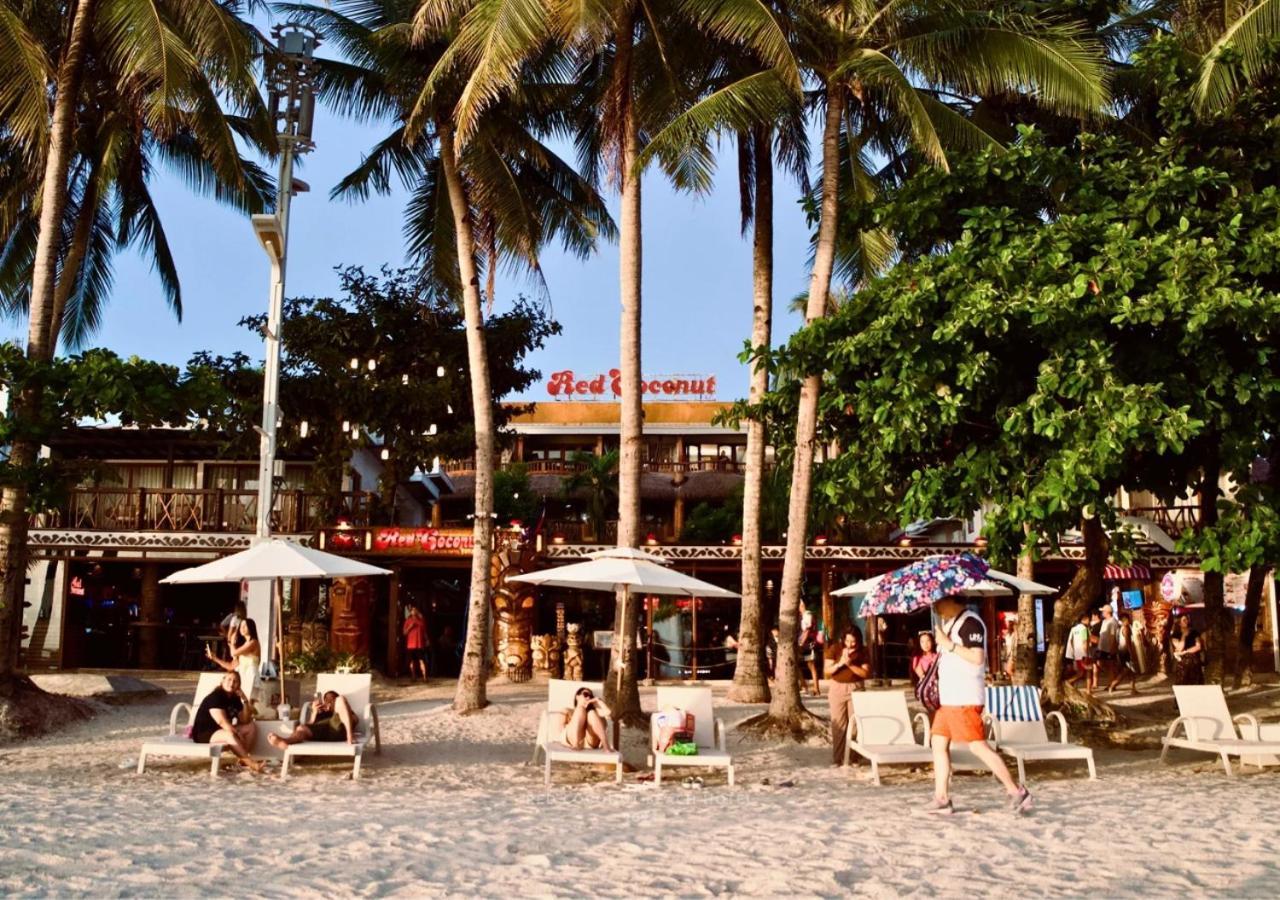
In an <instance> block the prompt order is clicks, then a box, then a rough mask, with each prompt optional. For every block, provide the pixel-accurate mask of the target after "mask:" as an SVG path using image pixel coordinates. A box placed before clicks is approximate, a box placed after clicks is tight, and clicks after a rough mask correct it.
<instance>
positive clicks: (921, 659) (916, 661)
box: [911, 631, 938, 684]
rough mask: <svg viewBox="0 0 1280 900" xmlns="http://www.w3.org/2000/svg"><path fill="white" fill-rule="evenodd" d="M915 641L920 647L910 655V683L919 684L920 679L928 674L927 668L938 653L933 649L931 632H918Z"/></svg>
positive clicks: (931, 664)
mask: <svg viewBox="0 0 1280 900" xmlns="http://www.w3.org/2000/svg"><path fill="white" fill-rule="evenodd" d="M916 642H917V643H918V644H919V645H920V649H919V650H918V651H917V652H916V653H915V655H913V656H912V657H911V683H912V684H919V683H920V679H922V678H924V676H926V675H928V674H929V669H930V668H931V667H932V666H933V663H934V661H935V660H937V658H938V653H937V651H936V650H935V649H934V643H933V632H931V631H922V632H920V636H919V637H917V638H916Z"/></svg>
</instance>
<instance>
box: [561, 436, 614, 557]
mask: <svg viewBox="0 0 1280 900" xmlns="http://www.w3.org/2000/svg"><path fill="white" fill-rule="evenodd" d="M618 456H619V453H618V451H617V450H610V451H609V452H608V453H605V454H603V455H601V456H597V455H596V454H594V453H589V452H586V451H578V452H577V453H574V454H573V456H572V457H570V460H569V461H570V462H571V463H573V465H574V466H575V467H576V469H577V471H575V472H574V473H573V474H572V475H567V476H565V478H564V479H563V480H562V482H561V491H562V492H563V494H564V495H565V497H566V498H567V497H572V496H578V495H585V496H586V500H587V521H588V522H590V523H591V531H592V534H594V535H595V537H596V540H597V541H603V540H604V534H605V525H606V524H608V522H609V519H610V516H611V515H612V514H613V512H614V511H615V510H617V508H618Z"/></svg>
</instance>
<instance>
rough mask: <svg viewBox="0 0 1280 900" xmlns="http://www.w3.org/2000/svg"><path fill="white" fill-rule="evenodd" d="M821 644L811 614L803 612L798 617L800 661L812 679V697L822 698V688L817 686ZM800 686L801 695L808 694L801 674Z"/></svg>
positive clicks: (806, 611)
mask: <svg viewBox="0 0 1280 900" xmlns="http://www.w3.org/2000/svg"><path fill="white" fill-rule="evenodd" d="M821 643H822V641H821V638H820V636H819V632H818V626H817V624H816V623H815V622H814V620H813V613H811V612H809V611H808V610H805V611H804V612H803V613H801V615H800V636H799V644H800V659H801V660H802V661H803V662H804V665H805V666H806V667H807V668H808V670H809V677H810V678H812V679H813V696H814V697H821V696H822V687H821V686H820V685H819V684H818V654H819V653H820V652H821V646H820V645H821ZM800 686H801V689H802V693H806V694H807V693H809V691H808V690H807V687H808V686H807V685H806V684H805V680H804V675H803V674H801V676H800Z"/></svg>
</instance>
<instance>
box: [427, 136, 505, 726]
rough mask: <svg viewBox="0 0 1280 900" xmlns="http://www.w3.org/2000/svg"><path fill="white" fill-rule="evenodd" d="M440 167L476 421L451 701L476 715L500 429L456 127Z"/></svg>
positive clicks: (480, 702) (482, 681)
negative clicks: (465, 591)
mask: <svg viewBox="0 0 1280 900" xmlns="http://www.w3.org/2000/svg"><path fill="white" fill-rule="evenodd" d="M438 128H439V135H440V165H441V168H442V169H443V170H444V178H445V184H446V185H447V186H448V190H449V205H450V206H451V207H452V209H453V227H454V233H455V235H456V236H457V242H458V270H459V274H460V275H461V276H462V310H463V315H464V317H465V319H466V325H467V365H468V367H469V369H470V375H471V410H472V414H473V415H474V416H475V423H476V475H475V479H476V505H475V524H474V526H473V528H472V534H473V536H474V539H475V544H474V546H473V548H472V550H471V600H470V604H469V607H468V613H467V637H466V644H465V648H464V650H463V655H462V672H461V674H459V676H458V689H457V692H456V693H455V694H454V697H453V708H454V709H455V710H456V711H458V712H473V711H475V710H478V709H483V708H484V707H485V706H487V705H488V703H489V700H488V698H487V697H486V690H485V689H486V684H487V682H488V678H489V593H490V590H491V582H490V568H491V565H492V558H493V515H492V513H493V461H494V442H495V439H496V431H495V425H494V419H493V391H492V389H491V387H490V384H489V350H488V347H487V346H486V344H485V336H484V320H483V318H482V316H481V311H480V278H479V274H478V272H477V270H476V241H475V231H474V229H473V227H472V223H471V209H470V204H469V203H468V200H467V189H466V185H464V184H463V182H462V175H461V173H460V172H459V171H458V158H457V155H456V150H455V145H454V135H453V124H452V123H450V122H440V123H439V124H438Z"/></svg>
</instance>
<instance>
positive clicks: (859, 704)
mask: <svg viewBox="0 0 1280 900" xmlns="http://www.w3.org/2000/svg"><path fill="white" fill-rule="evenodd" d="M849 702H850V705H851V707H852V711H851V713H850V715H849V731H848V739H847V740H846V741H845V747H844V764H845V765H846V766H847V765H849V752H850V751H852V752H854V753H856V754H858V755H859V756H861V757H863V758H864V759H866V760H867V761H868V762H870V763H871V780H872V781H873V782H874V783H875V784H879V783H880V766H882V765H886V766H890V765H922V764H925V763H932V762H933V751H932V750H931V749H930V748H929V717H928V716H926V715H925V714H924V713H916V715H915V718H914V719H913V718H912V717H911V715H910V714H909V713H908V712H907V698H906V695H905V694H903V693H902V691H854V692H853V696H852V697H851V698H850V701H849ZM915 721H920V722H921V723H922V727H923V730H924V743H923V744H921V743H919V742H917V741H916V734H915V728H914V725H913V723H914V722H915Z"/></svg>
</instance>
